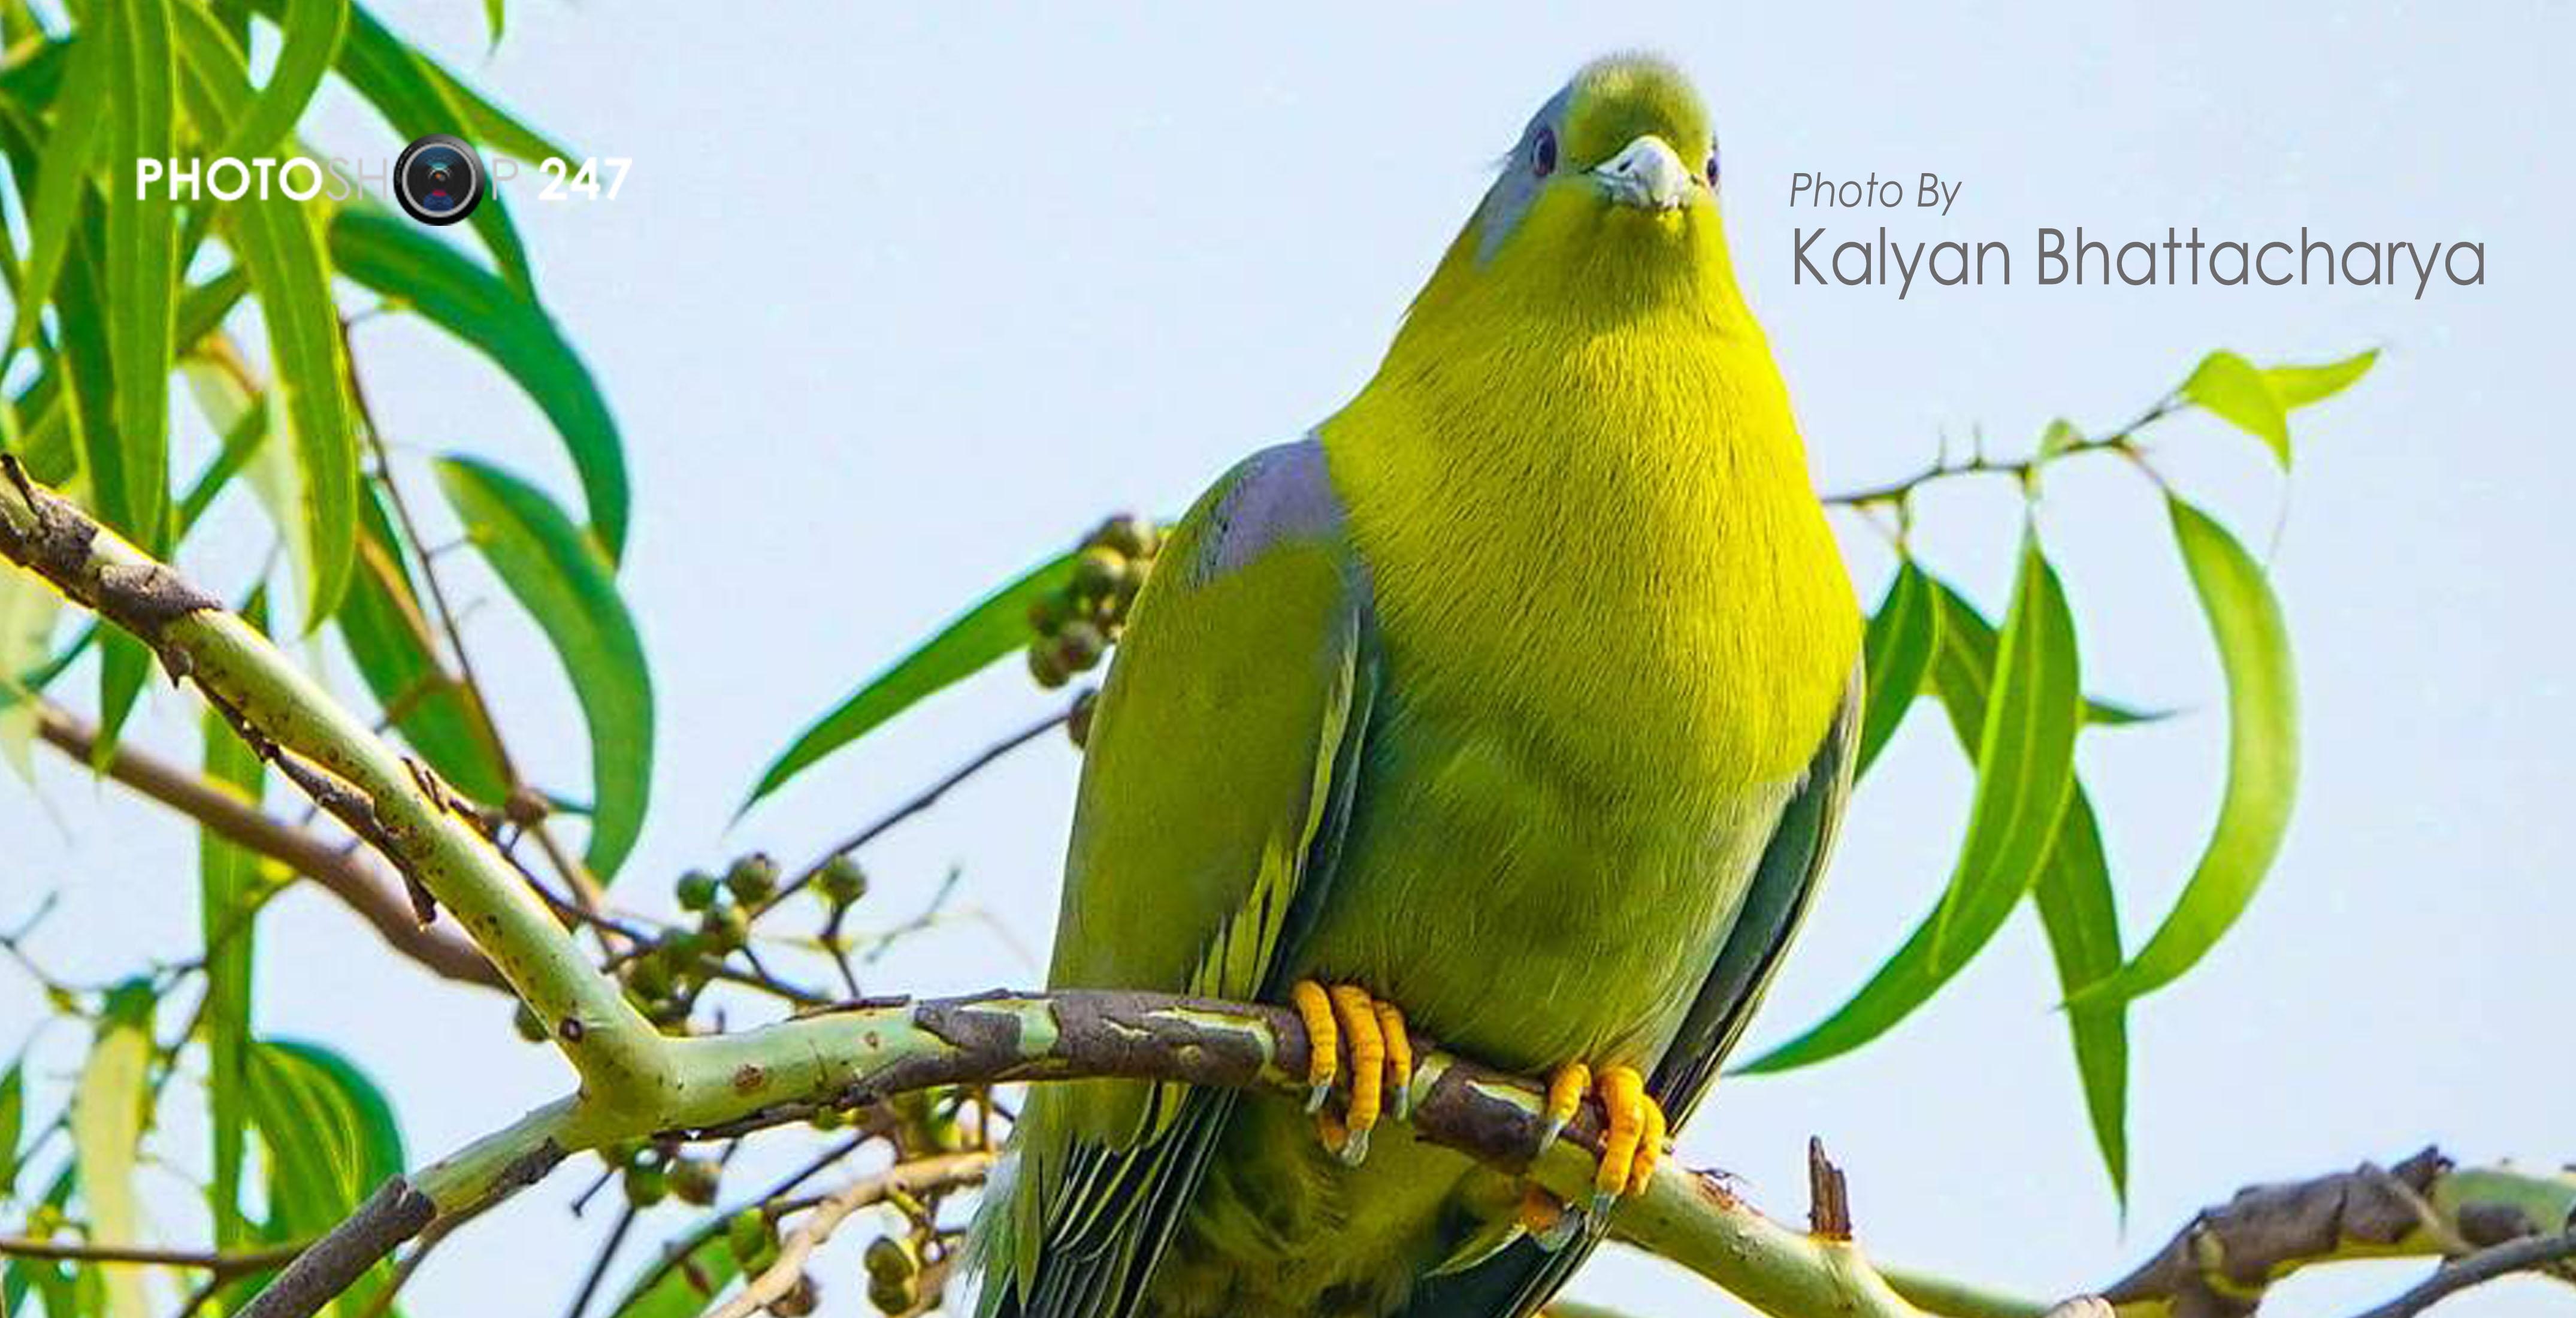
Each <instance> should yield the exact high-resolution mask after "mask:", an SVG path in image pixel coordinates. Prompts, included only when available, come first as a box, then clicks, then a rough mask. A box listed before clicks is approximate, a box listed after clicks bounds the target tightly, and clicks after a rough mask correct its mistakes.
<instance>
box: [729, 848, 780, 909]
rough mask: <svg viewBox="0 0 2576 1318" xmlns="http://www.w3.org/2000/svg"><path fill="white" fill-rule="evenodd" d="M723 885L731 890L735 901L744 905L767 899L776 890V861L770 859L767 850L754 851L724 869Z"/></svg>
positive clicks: (757, 903) (754, 904)
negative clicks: (727, 868) (731, 866)
mask: <svg viewBox="0 0 2576 1318" xmlns="http://www.w3.org/2000/svg"><path fill="white" fill-rule="evenodd" d="M725 887H727V888H729V889H731V890H732V892H733V897H734V900H735V901H738V902H741V903H742V904H743V905H745V906H757V905H759V904H760V903H762V902H765V901H768V900H769V898H770V894H772V893H775V892H777V891H778V862H777V861H774V860H771V859H770V858H769V854H768V853H767V852H762V851H755V852H753V853H751V854H750V855H748V856H745V857H743V858H742V859H740V860H737V861H735V862H734V863H733V868H732V869H729V870H726V871H725Z"/></svg>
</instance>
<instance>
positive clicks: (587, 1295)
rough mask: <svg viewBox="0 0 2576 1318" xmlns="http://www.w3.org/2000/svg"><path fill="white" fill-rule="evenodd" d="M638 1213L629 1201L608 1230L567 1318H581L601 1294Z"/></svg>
mask: <svg viewBox="0 0 2576 1318" xmlns="http://www.w3.org/2000/svg"><path fill="white" fill-rule="evenodd" d="M636 1212H637V1209H636V1207H635V1201H634V1200H632V1199H629V1200H627V1201H626V1206H625V1208H624V1209H622V1210H620V1211H619V1213H618V1214H617V1223H616V1225H614V1226H611V1227H610V1228H608V1236H607V1238H606V1239H604V1240H602V1241H600V1242H599V1254H598V1256H597V1257H595V1258H593V1259H592V1260H591V1261H590V1271H589V1273H588V1274H586V1275H585V1276H583V1277H582V1279H581V1289H580V1290H579V1291H576V1292H574V1294H573V1297H572V1308H571V1309H569V1310H567V1311H566V1314H565V1318H581V1316H582V1314H583V1312H584V1311H586V1310H588V1309H589V1308H590V1300H591V1297H592V1296H594V1295H597V1294H598V1293H599V1283H600V1281H601V1280H602V1279H604V1278H605V1277H607V1276H608V1265H609V1263H610V1262H611V1261H613V1260H614V1259H616V1257H617V1247H618V1246H620V1245H623V1244H625V1243H626V1233H627V1232H628V1231H629V1230H631V1229H633V1227H634V1225H635V1214H636Z"/></svg>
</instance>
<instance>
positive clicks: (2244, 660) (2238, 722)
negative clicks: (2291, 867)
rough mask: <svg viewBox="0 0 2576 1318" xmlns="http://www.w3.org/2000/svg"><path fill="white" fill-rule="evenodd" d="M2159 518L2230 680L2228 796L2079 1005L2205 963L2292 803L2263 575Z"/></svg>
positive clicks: (2280, 646) (2264, 863)
mask: <svg viewBox="0 0 2576 1318" xmlns="http://www.w3.org/2000/svg"><path fill="white" fill-rule="evenodd" d="M2166 510H2167V512H2169V513H2170V514H2171V515H2172V518H2173V528H2174V540H2175V542H2176V543H2177V544H2179V545H2180V546H2181V548H2182V558H2183V564H2184V566H2185V567H2187V568H2188V569H2189V570H2190V572H2191V584H2192V586H2193V588H2194V589H2195V590H2197V591H2198V592H2199V593H2200V603H2201V608H2202V610H2203V611H2204V612H2205V613H2206V614H2207V615H2208V617H2209V630H2210V636H2211V638H2212V639H2213V640H2215V641H2216V642H2217V645H2218V657H2219V663H2220V666H2221V667H2222V668H2224V669H2225V670H2226V673H2227V789H2226V795H2225V796H2224V797H2223V798H2222V800H2221V801H2220V804H2219V809H2218V824H2217V827H2216V828H2214V829H2213V830H2212V831H2211V833H2210V836H2209V845H2208V846H2207V847H2206V848H2205V849H2203V850H2202V852H2201V856H2200V863H2199V865H2198V866H2197V867H2195V868H2194V869H2193V871H2192V875H2191V881H2190V882H2189V883H2186V884H2184V885H2183V890H2182V897H2181V898H2180V899H2179V900H2177V901H2176V902H2175V903H2174V908H2173V910H2172V911H2171V912H2169V913H2168V914H2167V915H2166V916H2165V919H2164V923H2163V924H2161V925H2159V926H2157V928H2156V932H2155V934H2154V936H2153V937H2151V938H2149V939H2148V940H2147V944H2146V946H2145V947H2143V948H2140V949H2139V950H2138V955H2137V957H2136V959H2135V960H2132V961H2131V962H2130V963H2129V964H2128V965H2126V966H2123V967H2121V969H2120V972H2119V974H2117V975H2116V976H2113V977H2112V978H2111V979H2109V980H2108V981H2106V982H2103V983H2099V984H2095V985H2093V986H2092V987H2090V988H2087V989H2086V990H2085V991H2083V992H2081V993H2078V994H2076V995H2075V997H2074V999H2073V1001H2074V1002H2076V1003H2077V1004H2083V1003H2092V1002H2101V1001H2105V1000H2113V999H2119V1000H2125V999H2130V998H2136V997H2139V996H2142V995H2144V994H2147V993H2151V992H2153V991H2155V990H2156V989H2158V988H2161V987H2163V986H2164V985H2166V984H2169V983H2172V982H2173V981H2174V980H2175V979H2176V978H2178V977H2180V976H2181V975H2182V974H2183V972H2185V971H2187V970H2189V969H2191V968H2192V966H2194V965H2195V964H2197V963H2198V962H2199V961H2200V959H2201V957H2203V956H2205V955H2207V954H2208V952H2209V949H2210V948H2211V947H2212V946H2214V945H2216V944H2217V942H2218V940H2219V939H2220V938H2221V937H2222V936H2224V935H2225V934H2226V932H2227V930H2228V927H2229V926H2231V925H2233V924H2235V923H2236V919H2237V917H2238V916H2240V915H2242V914H2244V912H2245V907H2246V905H2247V903H2249V902H2251V901H2252V900H2253V899H2254V891H2255V889H2256V888H2258V887H2260V886H2261V885H2262V882H2263V876H2264V875H2265V874H2266V873H2268V872H2269V871H2270V870H2271V867H2272V861H2273V858H2274V857H2276V856H2278V855H2279V854H2280V850H2281V839H2282V838H2283V836H2284V835H2286V834H2287V833H2288V831H2289V826H2290V803H2291V801H2292V799H2293V798H2294V797H2296V796H2297V794H2298V781H2299V711H2298V703H2299V702H2298V682H2297V676H2296V674H2295V672H2294V671H2293V670H2292V667H2291V663H2290V636H2289V628H2288V627H2287V626H2286V625H2285V624H2284V623H2283V622H2282V620H2281V606H2280V603H2279V601H2277V600H2275V599H2274V598H2273V596H2272V588H2271V585H2270V583H2268V582H2266V581H2265V580H2264V578H2263V567H2262V565H2261V564H2259V563H2257V562H2255V561H2254V558H2253V556H2252V555H2251V554H2248V553H2246V552H2245V548H2244V546H2242V545H2240V544H2238V543H2237V542H2236V538H2235V537H2234V536H2231V535H2229V534H2228V533H2227V529H2226V528H2225V527H2223V526H2220V525H2219V524H2218V523H2217V522H2215V521H2213V520H2211V519H2210V517H2209V516H2208V514H2206V513H2203V512H2201V511H2200V510H2199V509H2197V508H2194V507H2192V506H2191V505H2190V504H2187V503H2184V502H2183V501H2182V500H2180V499H2168V500H2166Z"/></svg>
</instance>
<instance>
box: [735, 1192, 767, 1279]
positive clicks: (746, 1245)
mask: <svg viewBox="0 0 2576 1318" xmlns="http://www.w3.org/2000/svg"><path fill="white" fill-rule="evenodd" d="M771 1240H772V1238H771V1235H770V1230H769V1214H768V1212H767V1211H765V1210H763V1209H762V1208H761V1207H760V1206H759V1205H757V1204H755V1205H753V1206H752V1207H749V1208H746V1209H744V1210H742V1211H741V1212H739V1213H736V1214H734V1215H733V1218H732V1220H730V1221H728V1222H726V1223H725V1248H726V1249H728V1250H730V1251H732V1253H733V1257H734V1261H735V1262H737V1263H740V1264H743V1265H744V1266H746V1267H748V1266H750V1263H751V1261H752V1260H753V1259H755V1258H758V1257H760V1251H761V1250H763V1249H766V1248H767V1247H768V1246H769V1245H770V1244H771Z"/></svg>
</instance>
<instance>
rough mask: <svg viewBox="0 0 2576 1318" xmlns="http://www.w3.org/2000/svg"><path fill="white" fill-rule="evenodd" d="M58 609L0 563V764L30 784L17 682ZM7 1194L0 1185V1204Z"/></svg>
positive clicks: (28, 715) (33, 580) (24, 691)
mask: <svg viewBox="0 0 2576 1318" xmlns="http://www.w3.org/2000/svg"><path fill="white" fill-rule="evenodd" d="M62 603H63V597H62V595H61V593H60V592H58V591H56V590H55V589H54V588H53V587H52V586H50V585H48V584H46V582H45V580H44V579H43V578H41V577H38V576H37V575H36V574H34V573H32V572H29V571H27V570H26V569H24V568H22V567H19V566H18V565H17V564H15V563H0V758H5V759H7V760H8V761H9V763H10V766H11V767H12V768H14V769H16V770H17V772H18V776H19V777H20V778H23V779H26V780H27V781H28V782H29V783H31V784H32V783H33V782H34V781H35V774H36V766H35V763H34V757H33V755H32V754H31V752H30V746H31V743H33V742H34V740H35V736H36V723H37V719H36V713H37V710H36V705H35V702H34V701H33V700H31V699H29V697H30V696H32V695H33V694H34V692H33V691H32V690H30V689H29V688H27V687H25V686H23V685H22V684H21V680H22V675H24V674H27V673H30V672H33V671H34V670H35V669H36V667H37V666H38V665H40V664H42V663H43V662H44V661H45V656H46V655H47V653H48V652H49V651H50V650H51V648H52V644H53V636H54V623H55V620H56V619H57V618H59V617H60V616H61V613H62ZM0 1156H5V1154H0ZM7 1192H8V1191H7V1187H6V1186H5V1185H0V1198H5V1197H6V1196H7Z"/></svg>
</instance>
